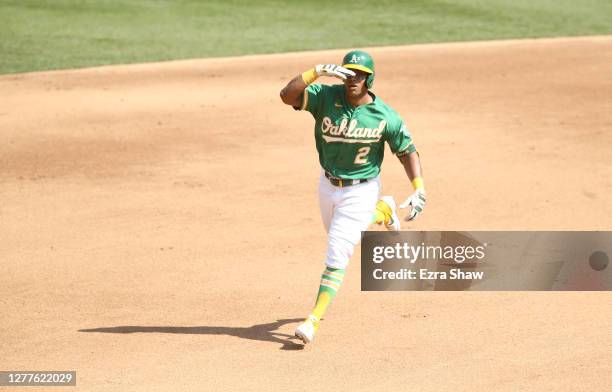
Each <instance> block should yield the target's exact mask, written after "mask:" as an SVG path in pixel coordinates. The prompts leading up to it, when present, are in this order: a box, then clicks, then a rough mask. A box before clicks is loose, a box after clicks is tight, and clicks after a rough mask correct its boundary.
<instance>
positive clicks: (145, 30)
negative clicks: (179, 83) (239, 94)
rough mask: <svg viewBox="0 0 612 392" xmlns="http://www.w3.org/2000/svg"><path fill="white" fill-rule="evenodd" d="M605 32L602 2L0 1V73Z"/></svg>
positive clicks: (611, 29)
mask: <svg viewBox="0 0 612 392" xmlns="http://www.w3.org/2000/svg"><path fill="white" fill-rule="evenodd" d="M611 33H612V1H610V0H581V1H574V0H572V1H570V0H543V1H538V0H511V1H509V0H456V1H425V0H417V1H397V0H395V1H393V0H379V1H374V0H369V1H366V0H354V1H350V2H346V1H332V0H329V1H322V0H302V1H293V0H288V1H280V0H259V1H258V0H254V1H236V0H210V1H180V0H175V1H170V0H168V1H165V0H150V1H144V0H130V1H128V0H80V1H78V0H53V1H40V0H39V1H36V0H15V1H7V0H0V73H14V72H25V71H34V70H47V69H60V68H76V67H85V66H93V65H102V64H116V63H133V62H147V61H159V60H170V59H183V58H200V57H212V56H233V55H243V54H251V53H273V52H286V51H301V50H312V49H326V48H349V47H364V46H380V45H397V44H409V43H420V42H443V41H465V40H487V39H499V38H519V37H552V36H574V35H592V34H611Z"/></svg>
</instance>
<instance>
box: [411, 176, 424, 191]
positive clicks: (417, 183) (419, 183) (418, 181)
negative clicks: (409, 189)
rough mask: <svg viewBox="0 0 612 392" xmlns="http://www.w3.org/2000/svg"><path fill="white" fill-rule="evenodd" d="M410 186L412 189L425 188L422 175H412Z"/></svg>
mask: <svg viewBox="0 0 612 392" xmlns="http://www.w3.org/2000/svg"><path fill="white" fill-rule="evenodd" d="M412 186H413V187H414V189H425V182H423V177H414V179H413V180H412Z"/></svg>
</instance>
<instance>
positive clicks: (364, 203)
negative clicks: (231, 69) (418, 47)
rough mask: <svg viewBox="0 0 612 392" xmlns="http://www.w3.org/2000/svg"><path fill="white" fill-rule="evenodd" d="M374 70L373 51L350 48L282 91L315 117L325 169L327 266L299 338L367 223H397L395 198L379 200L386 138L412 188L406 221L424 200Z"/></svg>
mask: <svg viewBox="0 0 612 392" xmlns="http://www.w3.org/2000/svg"><path fill="white" fill-rule="evenodd" d="M320 76H332V77H335V78H338V79H340V80H342V82H343V84H336V85H331V86H330V85H322V84H313V82H314V81H315V80H317V79H318V78H319V77H320ZM374 76H375V72H374V61H373V59H372V57H371V56H370V55H369V54H368V53H366V52H364V51H361V50H353V51H350V52H349V53H347V54H346V56H344V59H343V60H342V66H338V65H334V64H319V65H317V66H315V67H314V68H312V69H310V70H308V71H306V72H304V73H302V74H301V75H298V76H296V77H295V78H293V79H292V80H291V81H290V82H289V83H288V84H287V86H285V87H284V88H283V89H282V90H281V92H280V96H281V99H282V101H283V102H284V103H285V104H287V105H290V106H293V108H294V109H296V110H307V111H309V112H310V113H311V114H312V116H313V117H314V119H315V128H314V136H315V143H316V147H317V151H318V153H319V163H320V164H321V168H322V170H321V176H320V179H319V207H320V210H321V217H322V218H323V224H324V226H325V230H326V231H327V234H328V242H327V253H326V256H325V264H326V267H325V270H324V271H323V275H322V277H321V283H320V286H319V292H318V294H317V299H316V303H315V306H314V309H313V310H312V312H311V313H310V315H308V317H307V318H306V320H305V321H304V322H303V323H302V324H300V325H299V326H298V327H297V329H296V331H295V335H296V336H297V337H298V338H300V339H302V341H303V342H304V343H309V342H311V341H312V339H313V338H314V335H315V333H316V332H317V329H318V328H319V321H320V320H321V318H322V317H323V315H324V313H325V311H326V310H327V308H328V306H329V305H330V304H331V302H332V300H333V299H334V297H335V296H336V293H337V291H338V289H339V288H340V285H341V284H342V280H343V278H344V273H345V269H346V267H347V265H348V262H349V259H350V258H351V255H352V254H353V251H354V248H355V245H357V244H358V243H359V241H360V239H361V232H362V231H365V230H367V228H368V226H369V225H370V224H371V223H377V224H384V225H385V226H386V228H387V229H389V230H399V229H400V221H399V218H398V216H397V213H396V204H395V201H394V200H393V197H391V196H384V197H382V198H380V200H379V192H380V186H381V185H380V179H379V173H380V165H381V163H382V161H383V155H384V147H385V146H384V143H385V142H387V144H388V145H389V147H390V148H391V151H392V152H393V153H394V154H395V155H396V156H397V157H398V158H399V160H400V162H401V163H402V165H403V166H404V169H405V171H406V174H407V175H408V178H409V180H410V181H411V182H412V185H413V187H414V193H412V195H411V196H410V197H408V198H407V199H406V200H405V201H404V202H403V203H402V204H401V205H400V208H406V207H408V206H410V207H411V210H410V214H409V215H408V216H407V217H406V220H413V219H415V218H416V217H417V216H418V215H419V213H421V212H422V211H423V208H424V206H425V186H424V183H423V177H422V175H421V164H420V161H419V155H418V153H417V150H416V148H415V146H414V144H413V142H412V137H411V136H410V133H409V132H408V130H407V129H406V125H405V124H404V121H403V120H402V118H401V117H400V116H399V115H398V114H397V112H395V110H393V109H392V108H391V107H390V106H389V105H387V104H386V103H385V102H383V101H382V100H381V99H380V98H379V97H378V96H376V95H375V94H374V93H372V91H371V89H372V85H373V83H374Z"/></svg>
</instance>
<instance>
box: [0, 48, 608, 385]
mask: <svg viewBox="0 0 612 392" xmlns="http://www.w3.org/2000/svg"><path fill="white" fill-rule="evenodd" d="M343 53H344V51H325V52H312V53H299V54H287V55H270V56H253V57H245V58H232V59H213V60H201V61H199V60H198V61H179V62H171V63H163V64H144V65H133V66H116V67H103V68H97V69H86V70H77V71H62V72H47V73H34V74H24V75H16V76H3V77H0V91H2V98H1V99H0V238H1V241H0V257H1V263H0V281H1V284H0V304H1V309H2V312H1V314H0V342H1V343H0V369H3V370H12V369H14V370H32V369H45V370H50V369H62V370H64V369H73V370H76V371H77V373H78V387H77V388H76V389H75V390H83V391H118V390H121V391H170V390H177V391H178V390H181V391H186V390H220V389H221V388H223V389H226V390H245V391H246V390H248V391H252V390H261V389H266V390H280V389H281V388H282V389H285V390H309V391H312V390H317V388H323V389H321V390H325V389H332V388H333V389H335V390H348V389H351V390H356V391H370V390H410V391H440V390H454V391H462V390H466V391H467V390H469V391H492V390H496V391H518V390H529V391H535V390H542V391H550V390H564V391H569V390H603V389H604V386H605V385H608V386H609V385H611V384H612V376H611V373H610V360H611V357H610V352H612V347H611V343H610V331H611V328H612V295H610V293H609V292H605V293H596V292H589V293H546V292H541V293H538V292H532V293H474V292H464V293H442V292H437V293H431V292H427V293H418V292H415V293H411V292H399V293H390V292H389V293H362V292H360V291H359V263H358V260H359V259H358V256H359V252H357V253H356V255H355V257H354V258H353V261H352V264H351V266H350V268H349V273H348V275H347V279H346V284H345V285H344V286H343V288H342V290H341V292H340V294H339V296H338V298H337V300H336V302H335V303H334V305H333V307H332V308H331V309H330V311H329V312H328V315H327V319H326V320H325V321H324V323H323V324H322V327H321V330H320V333H319V335H318V336H317V339H316V341H315V343H314V344H313V345H312V346H309V347H307V348H306V349H304V350H300V348H301V346H299V345H297V344H296V343H295V341H293V340H292V339H290V336H291V335H292V332H293V329H294V328H295V326H296V325H297V322H298V321H299V319H301V318H302V317H304V316H305V315H306V314H307V312H308V311H309V310H310V306H311V305H312V302H313V300H314V295H315V292H316V289H317V285H318V279H319V277H320V273H321V271H322V269H323V264H322V257H323V253H324V249H325V235H324V232H323V228H322V224H321V222H320V217H319V211H318V206H317V196H316V184H317V180H318V173H319V169H318V162H317V157H316V152H315V148H314V142H313V137H312V119H311V117H310V115H308V114H307V113H297V112H294V111H293V110H291V109H290V108H288V107H286V106H284V105H283V104H282V103H281V102H280V99H279V98H278V92H279V90H280V89H281V88H282V87H283V85H284V84H285V83H286V82H287V81H288V80H289V79H290V78H291V77H292V76H294V75H296V74H298V73H299V72H301V71H303V70H304V69H307V68H308V67H310V66H312V65H313V64H316V63H321V62H337V61H338V59H340V58H341V56H342V55H343ZM371 53H372V54H373V55H374V57H375V59H376V60H377V67H378V68H377V69H378V71H379V74H378V77H377V79H376V83H375V92H376V93H378V94H379V95H380V96H381V97H382V98H383V99H384V100H385V101H386V102H388V103H390V104H391V105H392V106H393V107H395V108H396V109H397V110H398V111H399V112H400V113H401V114H402V115H403V116H404V118H405V119H406V121H407V123H408V125H409V127H410V129H411V131H412V133H413V135H414V138H415V140H416V143H417V146H418V148H419V149H420V151H421V156H422V160H423V162H424V167H425V175H426V180H427V186H428V206H427V208H426V210H425V213H424V214H423V215H422V216H421V217H420V218H419V219H418V220H417V221H416V222H414V223H410V224H408V223H406V224H404V229H406V230H412V229H451V230H452V229H601V230H611V229H612V198H611V197H610V194H611V193H612V169H611V168H612V156H611V154H610V151H611V146H612V132H610V131H611V128H612V99H611V97H612V73H610V64H612V37H590V38H577V39H552V40H525V41H508V42H488V43H474V44H448V45H446V44H445V45H421V46H409V47H397V48H382V49H381V48H379V49H372V50H371ZM382 179H383V190H384V192H385V193H387V194H392V195H394V196H395V197H396V199H402V198H404V197H406V196H407V195H408V194H409V192H410V190H411V188H410V186H409V184H408V181H407V180H406V179H405V176H404V174H403V173H402V168H401V167H400V165H399V164H398V163H397V162H396V160H395V159H394V158H393V157H391V156H388V157H387V160H386V163H385V164H384V166H383V175H382ZM11 390H17V389H14V388H11ZM71 390H72V389H71Z"/></svg>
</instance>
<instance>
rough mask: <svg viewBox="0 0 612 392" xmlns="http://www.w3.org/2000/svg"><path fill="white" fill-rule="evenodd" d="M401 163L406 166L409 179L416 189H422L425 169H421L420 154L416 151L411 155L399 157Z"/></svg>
mask: <svg viewBox="0 0 612 392" xmlns="http://www.w3.org/2000/svg"><path fill="white" fill-rule="evenodd" d="M399 160H400V162H401V163H402V165H403V166H404V170H405V171H406V175H407V176H408V179H409V180H410V182H411V183H412V185H413V186H414V188H422V187H424V184H423V169H422V167H421V160H420V159H419V153H418V152H416V151H414V152H411V153H409V154H406V155H403V156H401V157H399Z"/></svg>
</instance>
